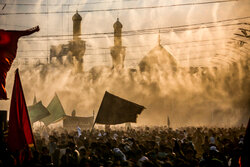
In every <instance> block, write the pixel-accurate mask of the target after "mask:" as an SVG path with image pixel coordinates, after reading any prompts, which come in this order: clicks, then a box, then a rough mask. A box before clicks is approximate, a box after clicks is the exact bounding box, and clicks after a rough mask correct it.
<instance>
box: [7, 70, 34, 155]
mask: <svg viewBox="0 0 250 167" xmlns="http://www.w3.org/2000/svg"><path fill="white" fill-rule="evenodd" d="M7 143H8V148H9V149H10V151H12V152H16V151H20V150H23V149H24V148H27V147H28V146H30V145H32V144H34V138H33V133H32V129H31V125H30V120H29V115H28V110H27V106H26V102H25V99H24V94H23V89H22V85H21V81H20V77H19V73H18V69H17V70H16V74H15V82H14V87H13V92H12V97H11V105H10V115H9V133H8V138H7Z"/></svg>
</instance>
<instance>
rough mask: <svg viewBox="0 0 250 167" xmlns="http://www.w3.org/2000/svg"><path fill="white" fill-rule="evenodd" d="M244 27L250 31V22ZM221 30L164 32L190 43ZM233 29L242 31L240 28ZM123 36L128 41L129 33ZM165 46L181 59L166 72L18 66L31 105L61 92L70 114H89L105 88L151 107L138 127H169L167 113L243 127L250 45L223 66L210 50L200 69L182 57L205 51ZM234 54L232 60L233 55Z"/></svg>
mask: <svg viewBox="0 0 250 167" xmlns="http://www.w3.org/2000/svg"><path fill="white" fill-rule="evenodd" d="M190 10H191V9H190ZM188 17H190V16H188ZM215 17H216V14H215ZM123 24H125V23H123ZM244 28H248V29H249V26H248V27H244ZM41 29H42V28H41ZM218 29H219V30H218ZM218 29H216V30H217V31H216V32H213V31H211V32H210V30H209V29H208V30H207V29H204V27H200V29H198V30H193V31H187V32H183V33H175V32H169V33H167V35H166V34H165V36H164V35H162V36H163V38H167V40H168V41H170V42H172V41H178V40H183V41H185V40H186V39H187V38H191V37H192V36H193V35H194V34H195V36H196V37H192V40H197V38H198V39H200V40H203V39H207V38H209V39H211V40H212V39H216V38H217V37H221V36H226V35H228V34H227V33H226V32H224V29H220V28H218ZM207 31H208V34H207V33H206V32H207ZM231 32H238V31H237V28H236V29H233V30H232V31H231ZM231 32H230V33H231ZM155 36H157V35H154V37H150V40H149V43H150V45H151V46H152V48H153V47H154V46H155V44H156V42H155ZM146 38H147V37H145V38H144V40H145V39H146ZM177 39H178V40H177ZM110 40H112V39H110ZM123 40H124V41H125V42H124V43H125V44H127V45H129V37H127V38H126V37H125V38H124V39H123ZM138 40H139V39H138ZM138 42H140V41H138ZM139 44H140V43H139ZM227 44H228V43H227V42H225V43H220V45H216V44H214V43H213V45H212V46H211V48H210V49H211V50H223V49H222V48H224V47H225V45H227ZM111 45H112V43H111ZM142 45H143V43H142ZM30 46H31V45H28V44H23V46H22V47H23V48H25V47H27V48H30ZM164 47H165V48H166V49H167V50H168V51H170V50H171V54H172V55H173V56H174V58H175V59H176V61H177V69H176V70H166V69H165V66H167V65H164V64H156V65H155V66H153V69H152V70H150V71H145V72H142V71H141V70H140V68H139V65H138V62H137V64H136V65H135V66H134V67H128V66H125V68H124V69H123V70H115V69H111V66H98V65H96V66H95V65H94V66H93V67H92V68H89V69H88V70H85V72H83V73H74V70H73V69H74V68H73V66H72V65H69V64H57V63H51V64H39V65H35V66H29V67H22V66H19V68H20V77H21V81H22V85H23V89H24V94H25V97H26V103H27V104H28V105H31V103H32V100H33V98H34V95H36V97H37V99H38V100H42V102H43V104H44V105H45V106H47V105H48V103H49V102H50V100H51V99H52V98H53V96H54V94H55V92H56V93H57V94H58V96H59V98H60V100H61V102H62V105H63V107H64V109H65V112H66V114H68V115H70V114H71V112H72V110H73V109H75V110H76V112H77V116H90V115H92V112H93V110H94V111H95V113H97V111H98V108H99V106H100V104H101V100H102V98H103V95H104V92H105V91H106V90H107V91H109V92H111V93H112V94H115V95H117V96H119V97H122V98H125V99H127V100H130V101H133V102H136V103H138V104H140V105H143V106H145V107H146V109H145V110H144V111H143V112H142V114H141V115H139V116H138V119H137V122H138V125H167V117H168V116H169V118H170V121H171V125H172V126H173V127H180V126H239V125H241V124H242V123H244V124H246V123H247V121H248V118H249V116H250V77H249V76H250V61H249V58H250V55H249V49H248V48H249V44H248V43H246V44H245V45H244V46H243V47H244V48H245V49H246V50H247V51H246V53H245V54H243V55H242V54H241V55H239V54H238V53H239V52H237V53H235V52H231V51H229V50H227V49H224V50H223V51H222V52H223V54H222V55H225V57H222V59H220V61H222V62H227V63H221V64H219V65H218V64H214V63H213V60H214V59H213V56H214V55H215V54H216V53H214V52H213V51H211V52H208V53H206V55H208V57H209V61H208V60H207V59H206V60H204V62H203V65H202V66H201V65H199V67H198V66H197V65H196V66H193V65H192V64H188V65H183V64H182V63H181V62H180V61H179V60H180V59H181V58H183V57H192V55H191V52H190V50H192V51H194V52H196V53H197V55H201V56H202V54H203V53H202V51H201V50H202V49H200V50H199V49H197V48H195V47H194V46H191V45H188V46H187V47H186V48H185V49H184V51H185V52H187V54H186V55H185V56H182V54H183V51H182V50H183V48H180V49H178V47H175V46H169V48H170V49H168V46H167V45H164ZM205 47H208V46H205ZM231 47H232V48H233V49H235V50H236V51H240V49H241V48H240V47H239V46H231ZM136 54H137V55H135V56H136V57H140V58H142V57H143V56H145V55H146V54H147V52H146V53H145V51H141V52H137V53H136ZM156 54H157V53H156ZM138 55H139V56H138ZM130 56H131V55H130ZM132 56H133V55H132ZM156 57H157V56H156ZM230 57H232V59H229V58H230ZM196 58H197V57H196ZM228 59H229V60H228ZM148 63H149V64H150V62H148ZM125 64H126V59H125ZM84 66H85V65H84ZM14 70H15V69H14V67H12V69H11V71H10V72H9V73H8V76H7V90H8V96H9V97H11V90H12V85H13V78H14ZM7 103H8V102H1V104H3V106H4V107H5V108H6V109H8V107H7V106H8V104H7Z"/></svg>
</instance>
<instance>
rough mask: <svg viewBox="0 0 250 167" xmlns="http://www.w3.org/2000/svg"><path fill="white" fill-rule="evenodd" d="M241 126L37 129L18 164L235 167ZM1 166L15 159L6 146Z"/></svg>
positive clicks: (34, 166) (241, 140)
mask: <svg viewBox="0 0 250 167" xmlns="http://www.w3.org/2000/svg"><path fill="white" fill-rule="evenodd" d="M245 132H246V128H244V127H240V128H194V127H187V128H180V129H176V130H173V129H171V128H166V127H152V128H149V127H143V128H142V127H141V128H135V129H128V130H124V129H118V130H106V131H103V130H97V129H96V130H94V131H93V132H92V133H90V131H81V133H80V132H77V131H75V132H70V133H69V132H67V131H66V130H63V129H56V130H55V129H54V130H49V129H46V131H45V130H44V129H42V128H41V129H39V130H37V131H36V132H35V134H34V135H35V140H36V150H31V151H24V153H23V154H26V156H25V157H26V158H25V159H23V163H22V166H30V167H40V166H51V167H52V166H53V167H66V166H69V167H79V166H84V167H85V166H86V167H88V166H90V167H95V166H110V167H113V166H116V167H119V166H139V167H147V166H148V167H151V166H156V167H158V166H159V167H161V166H163V167H172V166H176V167H196V166H200V167H211V166H212V167H228V166H230V167H231V166H232V167H239V166H241V154H242V149H243V143H244V135H245ZM0 159H1V160H0V167H2V166H12V165H13V164H15V163H16V164H17V161H16V160H15V158H14V156H13V154H10V153H8V152H6V151H5V153H4V155H3V156H2V157H1V158H0Z"/></svg>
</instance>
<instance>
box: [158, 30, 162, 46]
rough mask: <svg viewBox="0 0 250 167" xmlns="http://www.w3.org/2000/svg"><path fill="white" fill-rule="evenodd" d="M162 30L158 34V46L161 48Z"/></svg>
mask: <svg viewBox="0 0 250 167" xmlns="http://www.w3.org/2000/svg"><path fill="white" fill-rule="evenodd" d="M160 33H161V32H160V30H159V32H158V45H159V46H160V45H161V35H160Z"/></svg>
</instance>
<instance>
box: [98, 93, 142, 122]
mask: <svg viewBox="0 0 250 167" xmlns="http://www.w3.org/2000/svg"><path fill="white" fill-rule="evenodd" d="M143 109H145V107H144V106H141V105H138V104H136V103H133V102H130V101H128V100H125V99H122V98H120V97H118V96H115V95H113V94H111V93H109V92H107V91H106V92H105V94H104V97H103V100H102V103H101V106H100V108H99V111H98V114H97V117H96V121H95V122H96V123H99V124H108V125H115V124H121V123H125V122H136V118H137V115H138V114H141V112H142V110H143Z"/></svg>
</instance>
